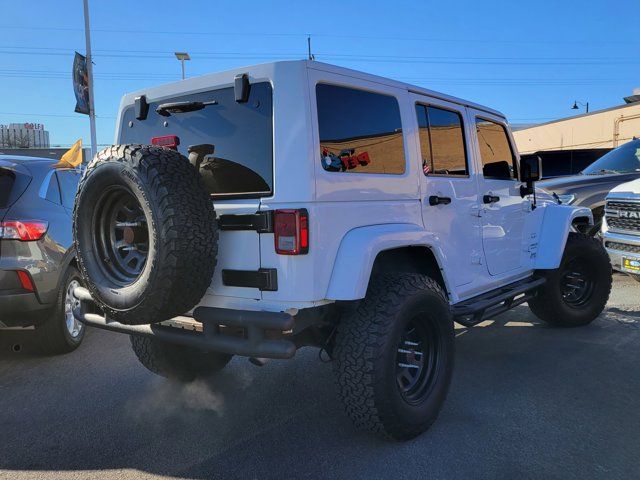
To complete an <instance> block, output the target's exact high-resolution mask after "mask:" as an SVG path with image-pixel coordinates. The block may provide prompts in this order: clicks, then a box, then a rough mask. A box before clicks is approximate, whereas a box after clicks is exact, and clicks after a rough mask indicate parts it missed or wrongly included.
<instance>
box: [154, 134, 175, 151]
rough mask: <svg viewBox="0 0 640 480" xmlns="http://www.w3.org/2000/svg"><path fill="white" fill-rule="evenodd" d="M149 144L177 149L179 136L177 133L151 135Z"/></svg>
mask: <svg viewBox="0 0 640 480" xmlns="http://www.w3.org/2000/svg"><path fill="white" fill-rule="evenodd" d="M151 145H155V146H156V147H164V148H170V149H172V150H177V149H178V145H180V138H178V136H177V135H163V136H162V137H153V138H152V139H151Z"/></svg>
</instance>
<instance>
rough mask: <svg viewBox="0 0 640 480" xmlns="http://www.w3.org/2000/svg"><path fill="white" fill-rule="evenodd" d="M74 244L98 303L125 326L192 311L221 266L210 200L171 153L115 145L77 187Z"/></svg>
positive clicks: (194, 176) (178, 156) (197, 180)
mask: <svg viewBox="0 0 640 480" xmlns="http://www.w3.org/2000/svg"><path fill="white" fill-rule="evenodd" d="M73 236H74V242H75V247H76V251H77V256H78V265H79V267H80V271H81V273H82V276H83V278H84V280H85V282H86V285H87V288H88V289H89V291H90V292H91V295H92V297H93V299H94V300H95V302H96V304H97V305H98V306H99V307H100V308H101V309H102V311H103V312H104V313H105V315H106V316H107V318H109V319H110V320H115V321H118V322H120V323H124V324H129V325H141V324H149V323H155V322H161V321H164V320H167V319H169V318H172V317H175V316H177V315H181V314H184V313H185V312H187V311H189V310H191V309H192V308H193V307H194V306H195V305H196V304H197V303H198V302H199V301H200V299H201V298H202V296H203V295H204V294H205V292H206V290H207V288H208V287H209V285H210V283H211V278H212V276H213V272H214V269H215V266H216V255H217V240H218V230H217V223H216V215H215V211H214V209H213V203H212V201H211V198H210V196H209V195H208V194H207V192H206V190H205V188H204V186H203V183H202V180H201V178H200V175H199V174H198V173H197V172H196V170H195V168H194V167H193V166H192V165H191V163H189V160H187V159H186V158H185V157H184V156H183V155H181V154H180V153H178V152H176V151H174V150H170V149H167V148H162V147H153V146H148V145H114V146H112V147H108V148H105V149H104V150H102V151H101V152H99V153H98V154H97V155H96V156H95V158H94V159H93V160H92V161H91V163H90V164H89V165H88V167H87V169H86V171H85V172H84V175H83V176H82V179H81V180H80V184H79V186H78V193H77V195H76V202H75V208H74V212H73Z"/></svg>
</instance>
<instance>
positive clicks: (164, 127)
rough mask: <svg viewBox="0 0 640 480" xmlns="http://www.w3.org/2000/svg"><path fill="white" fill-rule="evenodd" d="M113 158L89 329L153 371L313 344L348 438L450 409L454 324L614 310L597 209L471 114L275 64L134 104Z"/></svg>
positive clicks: (85, 198) (86, 183)
mask: <svg viewBox="0 0 640 480" xmlns="http://www.w3.org/2000/svg"><path fill="white" fill-rule="evenodd" d="M115 143H116V144H117V145H114V146H112V147H109V148H106V149H104V150H103V151H101V152H100V153H98V155H97V156H96V157H95V158H94V159H93V161H92V162H91V163H90V165H89V166H88V167H87V169H86V171H85V173H84V176H83V178H82V181H81V183H80V187H79V191H78V195H77V199H76V206H75V212H74V236H75V242H76V248H77V255H78V260H79V266H80V269H81V272H82V275H83V277H84V278H85V280H86V284H87V289H83V288H78V289H76V291H75V295H76V297H77V298H78V299H79V300H81V302H80V305H81V306H80V307H79V308H77V309H76V311H75V313H76V316H77V317H78V318H79V320H81V321H82V322H84V323H85V324H87V325H92V326H96V327H99V328H104V329H108V330H113V331H119V332H122V333H126V334H129V335H131V343H132V345H133V349H134V351H135V353H136V355H137V356H138V358H139V359H140V361H141V362H142V364H143V365H144V366H145V367H147V368H148V369H150V370H151V371H153V372H155V373H158V374H160V375H164V376H168V377H178V378H182V379H190V378H194V377H196V376H200V375H210V374H212V373H214V372H215V371H217V370H219V369H221V368H223V367H224V365H225V364H226V363H227V362H228V361H229V359H230V358H231V356H232V355H243V356H247V357H250V358H251V359H252V360H253V361H254V362H255V363H261V362H263V361H264V359H265V358H279V359H286V358H291V357H293V356H294V355H295V353H296V350H297V349H298V348H300V347H302V346H315V347H319V348H320V349H322V351H321V353H323V354H324V355H325V356H326V357H328V358H330V359H332V360H333V365H334V369H335V373H336V376H337V384H338V390H339V392H340V395H341V397H342V399H343V401H344V403H345V405H346V410H347V413H348V414H349V416H350V417H351V418H352V419H353V421H354V422H355V423H356V424H357V425H358V426H359V427H363V428H366V429H369V430H372V431H375V432H378V433H381V434H383V435H386V436H388V437H391V438H395V439H408V438H412V437H414V436H416V435H418V434H420V433H421V432H423V431H424V430H426V429H427V428H428V427H429V425H430V424H431V423H432V422H433V421H434V420H435V418H436V416H437V414H438V411H439V410H440V407H441V406H442V403H443V401H444V399H445V397H446V395H447V391H448V388H449V383H450V380H451V374H452V371H453V360H454V333H453V331H454V330H453V322H454V321H456V322H458V323H460V324H462V325H465V326H472V325H475V324H477V323H479V322H481V321H482V320H483V319H486V318H488V317H491V316H493V315H496V314H498V313H501V312H504V311H506V310H508V309H510V308H512V307H514V306H516V305H520V304H522V303H524V302H528V304H529V306H530V308H531V310H532V311H533V312H534V313H535V315H537V316H538V317H539V318H541V319H542V320H544V321H545V322H548V323H550V324H554V325H562V326H576V325H585V324H588V323H589V322H591V321H592V320H593V319H594V318H595V317H597V316H598V315H599V314H600V312H601V311H602V310H603V308H604V306H605V303H606V302H607V299H608V296H609V292H610V289H611V266H610V263H609V259H608V256H607V254H606V252H605V250H604V248H603V247H602V245H601V244H600V243H598V242H597V241H596V240H594V239H591V238H588V237H587V236H585V235H583V234H581V233H579V231H581V230H582V229H584V228H586V227H588V226H589V225H590V224H592V223H593V220H592V217H591V212H590V211H589V210H588V209H586V208H574V207H571V206H565V205H559V204H558V203H557V202H556V201H554V200H553V199H552V198H551V197H550V196H548V195H545V194H544V192H538V198H537V199H536V198H535V196H536V192H535V187H534V185H533V182H534V181H535V180H537V179H538V178H539V176H540V164H539V162H535V161H528V162H522V164H521V165H520V164H519V158H518V154H517V152H516V149H515V146H514V143H513V139H512V137H511V134H510V131H509V127H508V125H507V122H506V120H505V118H504V116H503V115H502V114H500V113H499V112H497V111H495V110H492V109H490V108H487V107H483V106H480V105H476V104H474V103H471V102H468V101H465V100H461V99H458V98H453V97H450V96H447V95H444V94H440V93H436V92H433V91H430V90H426V89H423V88H419V87H414V86H411V85H407V84H404V83H399V82H396V81H393V80H388V79H385V78H380V77H376V76H373V75H368V74H364V73H360V72H356V71H352V70H348V69H344V68H338V67H334V66H331V65H326V64H322V63H318V62H313V61H294V62H277V63H270V64H265V65H258V66H254V67H247V68H242V69H238V70H235V71H230V72H224V73H218V74H213V75H207V76H203V77H199V78H192V79H188V80H184V81H181V82H177V83H172V84H169V85H164V86H160V87H157V88H149V89H146V90H144V91H140V92H137V93H134V94H129V95H126V96H125V97H124V98H123V100H122V103H121V106H120V113H119V116H118V126H117V133H116V142H115ZM536 202H537V203H536Z"/></svg>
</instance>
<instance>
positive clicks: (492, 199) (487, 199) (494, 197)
mask: <svg viewBox="0 0 640 480" xmlns="http://www.w3.org/2000/svg"><path fill="white" fill-rule="evenodd" d="M499 201H500V197H498V196H497V195H485V196H483V197H482V203H497V202H499Z"/></svg>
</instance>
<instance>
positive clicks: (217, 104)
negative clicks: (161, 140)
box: [118, 82, 273, 197]
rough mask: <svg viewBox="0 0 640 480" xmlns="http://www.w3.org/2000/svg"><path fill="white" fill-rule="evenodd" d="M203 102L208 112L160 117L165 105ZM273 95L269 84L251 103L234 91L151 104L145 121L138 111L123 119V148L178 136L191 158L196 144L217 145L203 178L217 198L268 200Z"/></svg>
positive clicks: (255, 91) (256, 87)
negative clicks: (160, 107)
mask: <svg viewBox="0 0 640 480" xmlns="http://www.w3.org/2000/svg"><path fill="white" fill-rule="evenodd" d="M174 102H202V103H206V104H207V105H206V108H204V107H203V108H200V109H196V110H194V111H189V110H186V109H185V110H183V111H177V112H172V113H171V114H170V115H169V116H165V115H160V114H158V113H157V112H156V108H157V107H158V105H159V104H163V105H166V104H169V103H174ZM272 112H273V108H272V92H271V85H270V84H269V83H268V82H261V83H254V84H252V85H251V89H250V93H249V99H248V101H247V102H245V103H239V102H236V101H235V97H234V91H233V87H229V88H221V89H218V90H209V91H207V92H201V93H193V94H187V95H182V96H178V97H174V98H165V99H162V101H161V102H154V103H150V104H149V114H148V117H147V118H146V119H145V120H137V119H136V118H135V111H134V107H133V106H131V107H129V108H127V109H126V110H125V111H124V112H123V114H122V125H121V128H120V135H119V139H118V140H119V143H122V144H125V143H141V144H150V143H151V139H152V138H153V137H160V136H165V135H176V136H177V137H178V138H179V140H180V144H179V146H178V151H179V152H180V153H182V154H183V155H185V156H186V157H188V156H189V154H188V152H187V149H188V148H189V146H191V145H199V144H212V145H213V146H214V153H213V155H210V156H207V157H206V159H205V160H204V161H203V162H202V165H201V169H200V174H201V175H202V178H203V181H204V183H205V187H206V188H207V190H208V192H209V193H210V194H211V195H214V196H219V197H221V196H237V195H242V196H247V197H250V196H255V197H260V196H265V195H269V194H270V193H271V192H272V189H273V128H272V124H273V122H272Z"/></svg>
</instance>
